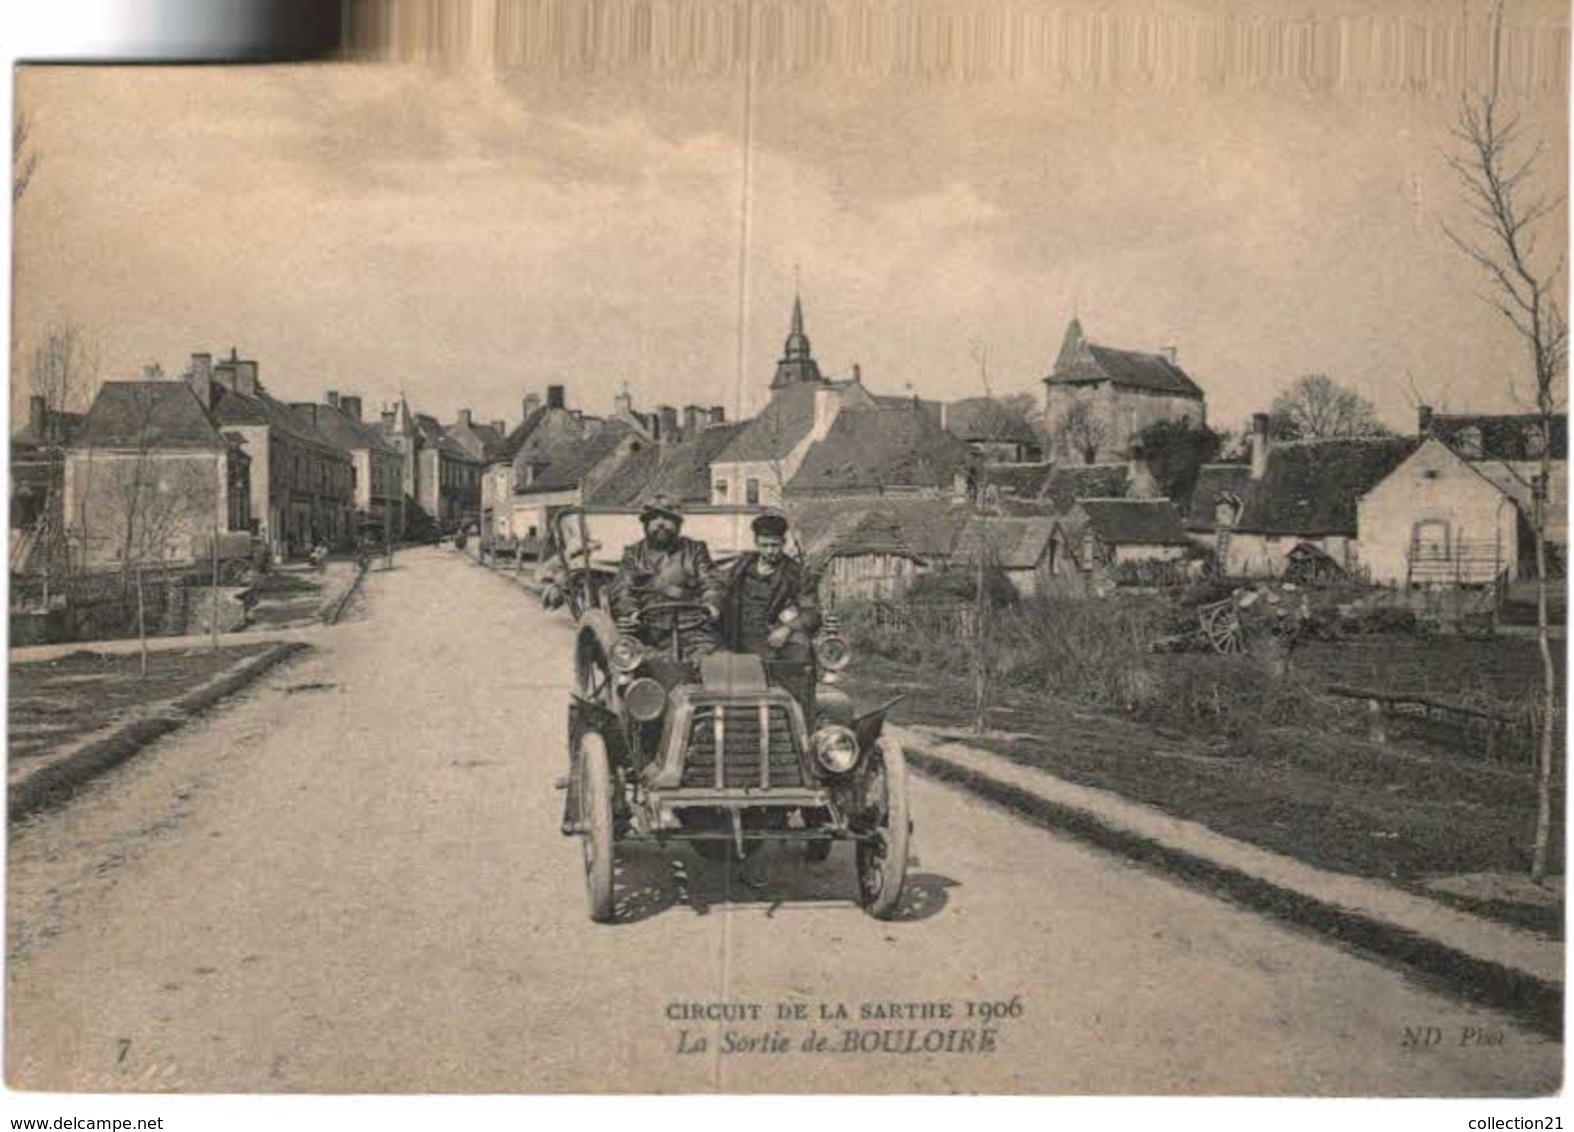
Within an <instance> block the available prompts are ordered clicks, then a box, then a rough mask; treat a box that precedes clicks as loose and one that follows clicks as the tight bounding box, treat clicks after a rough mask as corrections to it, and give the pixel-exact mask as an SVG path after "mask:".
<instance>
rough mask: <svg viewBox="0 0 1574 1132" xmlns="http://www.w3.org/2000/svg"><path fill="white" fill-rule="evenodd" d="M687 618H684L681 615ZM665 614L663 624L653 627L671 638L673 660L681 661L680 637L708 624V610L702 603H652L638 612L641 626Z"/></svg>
mask: <svg viewBox="0 0 1574 1132" xmlns="http://www.w3.org/2000/svg"><path fill="white" fill-rule="evenodd" d="M685 613H687V614H689V616H688V617H687V618H685V617H684V616H683V615H684V614H685ZM659 614H666V615H667V619H666V620H665V622H664V623H658V624H657V625H656V626H655V627H656V628H657V629H658V630H659V629H665V630H666V632H667V633H668V634H669V636H670V638H671V644H672V654H673V658H674V659H675V660H681V659H682V639H683V638H682V635H683V633H684V632H685V631H688V630H692V629H701V628H704V627H705V626H707V625H709V624H710V608H709V607H708V606H707V605H706V604H705V603H704V602H702V601H653V602H651V603H650V604H649V605H647V606H645V608H644V609H642V610H640V612H639V621H640V623H641V624H649V623H651V622H652V621H655V620H656V615H659Z"/></svg>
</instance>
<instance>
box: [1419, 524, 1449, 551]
mask: <svg viewBox="0 0 1574 1132" xmlns="http://www.w3.org/2000/svg"><path fill="white" fill-rule="evenodd" d="M1410 547H1411V551H1412V553H1414V554H1415V555H1416V556H1418V557H1424V558H1447V557H1448V523H1447V521H1446V520H1443V519H1421V520H1419V521H1418V522H1417V523H1416V524H1415V526H1413V527H1411V528H1410Z"/></svg>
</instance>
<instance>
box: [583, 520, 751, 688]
mask: <svg viewBox="0 0 1574 1132" xmlns="http://www.w3.org/2000/svg"><path fill="white" fill-rule="evenodd" d="M639 518H640V523H641V524H642V525H643V526H644V528H645V537H644V538H642V539H641V540H640V541H639V542H636V543H635V544H634V545H632V546H630V547H627V548H626V549H625V550H624V551H623V561H622V562H621V563H620V564H619V566H618V576H617V577H616V578H615V579H614V580H613V582H612V586H611V588H610V589H609V591H608V597H609V599H610V601H611V604H612V616H613V617H614V618H616V619H617V622H618V627H619V628H620V629H621V630H622V631H624V632H626V633H631V634H632V635H634V636H636V637H638V638H639V640H640V641H641V642H643V643H644V644H645V645H647V646H650V647H651V648H655V649H668V648H670V647H671V645H672V633H673V630H674V627H675V626H676V629H677V632H678V639H679V643H680V644H681V646H682V649H683V655H684V656H685V657H690V656H698V655H701V654H703V653H709V652H714V651H715V650H716V646H717V635H716V622H717V621H718V620H719V619H720V617H721V612H720V610H721V601H722V589H723V587H724V585H725V581H724V579H723V578H722V577H721V576H720V574H719V573H718V572H717V570H716V569H715V567H714V566H713V565H712V564H711V558H710V550H709V548H708V547H706V545H705V544H704V543H703V542H700V541H699V540H698V539H691V538H684V537H683V536H682V535H681V534H679V531H680V530H681V529H682V527H683V511H682V508H681V506H680V505H679V504H678V503H677V502H675V501H674V500H672V499H669V498H668V497H667V496H664V495H658V496H656V497H655V498H653V499H652V500H651V501H650V502H649V503H647V504H646V505H645V507H644V509H643V510H642V511H641V512H640V516H639ZM669 601H688V602H698V603H701V604H703V605H704V606H705V609H704V611H703V612H701V611H700V610H697V609H695V610H688V611H670V612H656V613H654V614H651V615H649V616H646V613H645V611H646V610H647V608H649V607H650V606H652V605H656V604H658V603H661V602H669Z"/></svg>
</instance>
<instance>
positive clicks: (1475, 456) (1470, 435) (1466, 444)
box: [1454, 425, 1481, 460]
mask: <svg viewBox="0 0 1574 1132" xmlns="http://www.w3.org/2000/svg"><path fill="white" fill-rule="evenodd" d="M1454 443H1455V445H1457V446H1458V448H1459V454H1460V455H1461V456H1463V457H1465V458H1466V459H1467V460H1479V459H1481V430H1480V429H1479V428H1477V427H1476V426H1475V425H1471V426H1470V427H1469V428H1462V429H1460V430H1459V431H1458V432H1457V433H1455V434H1454Z"/></svg>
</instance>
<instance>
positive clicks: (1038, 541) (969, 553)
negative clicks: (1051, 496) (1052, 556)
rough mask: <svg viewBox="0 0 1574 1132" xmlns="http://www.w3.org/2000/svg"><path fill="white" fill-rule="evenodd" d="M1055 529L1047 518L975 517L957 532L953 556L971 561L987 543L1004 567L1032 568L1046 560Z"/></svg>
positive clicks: (964, 561) (956, 558)
mask: <svg viewBox="0 0 1574 1132" xmlns="http://www.w3.org/2000/svg"><path fill="white" fill-rule="evenodd" d="M1054 530H1055V521H1054V520H1053V519H1048V518H1037V519H1025V518H1023V519H1001V518H994V517H988V518H984V517H979V518H974V519H973V520H971V521H970V522H969V523H968V524H967V526H965V527H963V528H962V533H961V534H960V535H958V536H957V540H956V549H955V550H954V551H953V552H952V555H951V557H952V560H953V562H956V563H966V562H972V561H974V560H975V559H976V557H977V555H978V551H979V547H980V546H986V547H988V548H989V553H990V554H991V556H992V557H993V558H994V559H995V560H996V561H997V562H998V563H999V564H1000V565H1001V567H1002V568H1004V569H1007V570H1031V569H1033V568H1034V567H1035V566H1037V565H1038V564H1039V562H1040V561H1042V560H1043V558H1044V554H1045V552H1046V551H1047V550H1048V548H1049V538H1050V535H1051V534H1053V533H1054Z"/></svg>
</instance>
